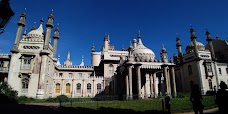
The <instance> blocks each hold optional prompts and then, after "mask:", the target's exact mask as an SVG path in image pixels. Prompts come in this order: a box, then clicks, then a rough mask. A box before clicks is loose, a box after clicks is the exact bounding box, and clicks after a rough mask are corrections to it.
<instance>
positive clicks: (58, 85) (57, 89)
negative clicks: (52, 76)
mask: <svg viewBox="0 0 228 114" xmlns="http://www.w3.org/2000/svg"><path fill="white" fill-rule="evenodd" d="M55 93H60V84H59V83H57V84H55Z"/></svg>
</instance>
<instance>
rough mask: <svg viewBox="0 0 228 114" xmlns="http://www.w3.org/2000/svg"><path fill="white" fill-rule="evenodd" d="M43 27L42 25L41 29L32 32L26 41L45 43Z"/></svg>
mask: <svg viewBox="0 0 228 114" xmlns="http://www.w3.org/2000/svg"><path fill="white" fill-rule="evenodd" d="M43 32H44V30H43V25H42V24H40V26H39V28H37V29H34V30H31V31H30V32H29V33H28V34H27V35H26V37H25V39H24V40H26V39H27V40H32V41H44V34H43Z"/></svg>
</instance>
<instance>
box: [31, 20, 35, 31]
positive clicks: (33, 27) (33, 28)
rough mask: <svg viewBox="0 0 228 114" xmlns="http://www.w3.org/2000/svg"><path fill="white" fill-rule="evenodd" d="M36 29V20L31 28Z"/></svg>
mask: <svg viewBox="0 0 228 114" xmlns="http://www.w3.org/2000/svg"><path fill="white" fill-rule="evenodd" d="M35 29H36V22H34V24H33V26H32V28H31V30H35Z"/></svg>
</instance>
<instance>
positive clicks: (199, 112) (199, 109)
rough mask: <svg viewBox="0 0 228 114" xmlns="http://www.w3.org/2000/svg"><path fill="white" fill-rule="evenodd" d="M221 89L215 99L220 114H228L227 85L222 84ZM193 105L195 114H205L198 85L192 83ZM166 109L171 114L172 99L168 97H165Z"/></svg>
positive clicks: (191, 98) (191, 97) (191, 95)
mask: <svg viewBox="0 0 228 114" xmlns="http://www.w3.org/2000/svg"><path fill="white" fill-rule="evenodd" d="M219 86H220V89H218V91H217V93H216V97H215V103H216V105H217V106H218V109H219V112H218V113H219V114H228V107H227V106H226V105H225V104H226V103H228V91H227V90H226V89H228V88H227V85H226V83H225V82H223V81H221V82H220V85H219ZM189 100H190V101H191V103H192V107H193V110H194V112H195V114H203V110H204V105H203V103H202V100H203V97H202V94H201V91H200V88H199V85H198V84H194V83H192V88H191V94H190V99H189ZM165 107H166V109H167V111H168V112H169V113H171V112H170V97H169V96H168V95H166V97H165ZM226 108H227V109H226Z"/></svg>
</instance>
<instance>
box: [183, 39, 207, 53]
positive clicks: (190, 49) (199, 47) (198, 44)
mask: <svg viewBox="0 0 228 114" xmlns="http://www.w3.org/2000/svg"><path fill="white" fill-rule="evenodd" d="M196 48H197V50H198V51H205V46H204V45H203V44H202V43H201V42H198V41H196ZM185 51H186V53H191V52H193V51H194V43H193V41H191V42H190V43H189V45H188V46H187V47H186V49H185Z"/></svg>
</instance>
